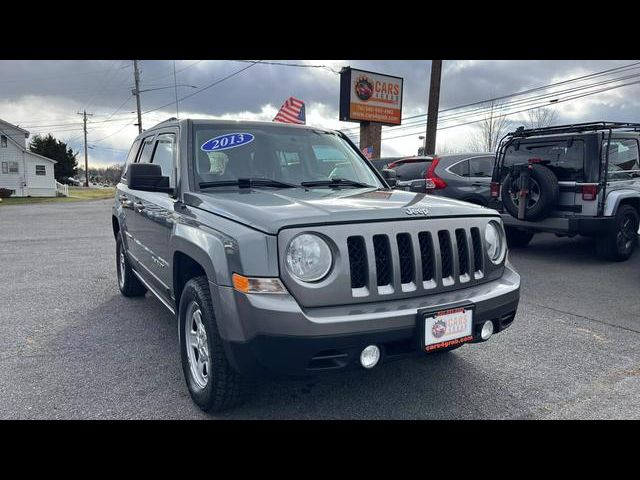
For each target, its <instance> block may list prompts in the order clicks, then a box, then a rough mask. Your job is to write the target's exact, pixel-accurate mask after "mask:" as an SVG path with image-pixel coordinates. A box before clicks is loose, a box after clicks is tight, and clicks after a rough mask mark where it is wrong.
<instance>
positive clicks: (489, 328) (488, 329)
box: [480, 320, 493, 340]
mask: <svg viewBox="0 0 640 480" xmlns="http://www.w3.org/2000/svg"><path fill="white" fill-rule="evenodd" d="M491 335H493V322H492V321H491V320H487V321H486V322H484V325H482V331H481V332H480V338H482V340H489V338H490V337H491Z"/></svg>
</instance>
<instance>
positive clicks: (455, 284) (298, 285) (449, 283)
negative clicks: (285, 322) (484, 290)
mask: <svg viewBox="0 0 640 480" xmlns="http://www.w3.org/2000/svg"><path fill="white" fill-rule="evenodd" d="M495 218H496V217H495V216H490V215H486V216H473V217H451V218H426V219H424V218H421V219H406V220H390V221H381V222H362V223H354V224H345V223H335V224H328V225H327V224H325V225H308V226H295V227H291V228H285V229H282V231H280V233H279V234H278V251H279V260H278V261H279V271H280V275H281V277H282V280H283V282H284V284H285V286H286V287H287V290H288V291H289V292H290V293H291V294H292V295H293V296H294V297H295V298H296V300H297V301H298V302H299V303H300V305H301V306H303V307H325V306H337V305H352V304H353V305H355V304H358V303H366V302H379V301H385V300H395V299H401V298H409V297H417V296H426V295H434V296H435V297H434V301H437V298H438V297H437V294H438V293H440V292H448V291H453V290H457V289H463V288H467V287H472V286H475V285H477V284H481V283H484V282H488V281H491V280H495V279H497V278H499V277H500V275H501V274H502V270H503V268H504V267H503V265H494V264H493V263H491V262H490V261H489V260H488V259H487V258H486V254H485V251H484V250H485V247H484V230H485V228H486V225H487V223H488V222H489V221H491V220H495ZM309 232H311V233H315V234H317V235H320V236H322V237H324V238H325V239H326V241H327V243H328V244H329V246H330V247H331V249H332V252H333V265H332V268H331V271H330V273H329V275H327V277H326V278H324V279H322V280H319V281H317V282H309V283H307V282H303V281H300V280H299V279H296V278H294V277H292V276H291V275H290V273H289V271H288V270H287V266H286V263H285V252H286V250H287V245H289V243H290V241H291V239H293V238H294V237H295V236H296V235H299V234H301V233H309ZM425 305H427V304H425ZM354 311H357V308H356V309H354Z"/></svg>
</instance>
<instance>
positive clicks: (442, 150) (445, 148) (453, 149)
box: [436, 142, 464, 155]
mask: <svg viewBox="0 0 640 480" xmlns="http://www.w3.org/2000/svg"><path fill="white" fill-rule="evenodd" d="M463 151H464V149H462V148H460V147H458V146H455V145H451V144H449V143H445V142H437V145H436V153H439V154H441V155H446V154H448V153H462V152H463Z"/></svg>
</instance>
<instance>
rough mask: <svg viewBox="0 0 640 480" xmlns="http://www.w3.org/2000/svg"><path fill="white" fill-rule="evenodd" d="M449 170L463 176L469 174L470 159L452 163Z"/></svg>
mask: <svg viewBox="0 0 640 480" xmlns="http://www.w3.org/2000/svg"><path fill="white" fill-rule="evenodd" d="M449 171H450V172H452V173H455V174H456V175H460V176H461V177H468V176H469V160H463V161H462V162H458V163H456V164H455V165H452V166H451V167H450V168H449Z"/></svg>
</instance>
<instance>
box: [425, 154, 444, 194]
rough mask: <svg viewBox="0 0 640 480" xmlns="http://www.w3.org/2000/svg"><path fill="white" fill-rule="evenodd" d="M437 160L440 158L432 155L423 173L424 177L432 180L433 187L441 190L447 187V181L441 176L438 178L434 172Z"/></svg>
mask: <svg viewBox="0 0 640 480" xmlns="http://www.w3.org/2000/svg"><path fill="white" fill-rule="evenodd" d="M439 162H440V159H439V158H438V157H434V159H433V160H432V161H431V165H429V169H428V170H427V173H426V175H425V178H426V179H428V180H432V181H433V184H434V188H435V189H436V190H441V189H443V188H446V187H447V182H445V181H444V180H443V179H442V178H440V177H439V176H438V175H437V174H436V167H437V166H438V163H439Z"/></svg>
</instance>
